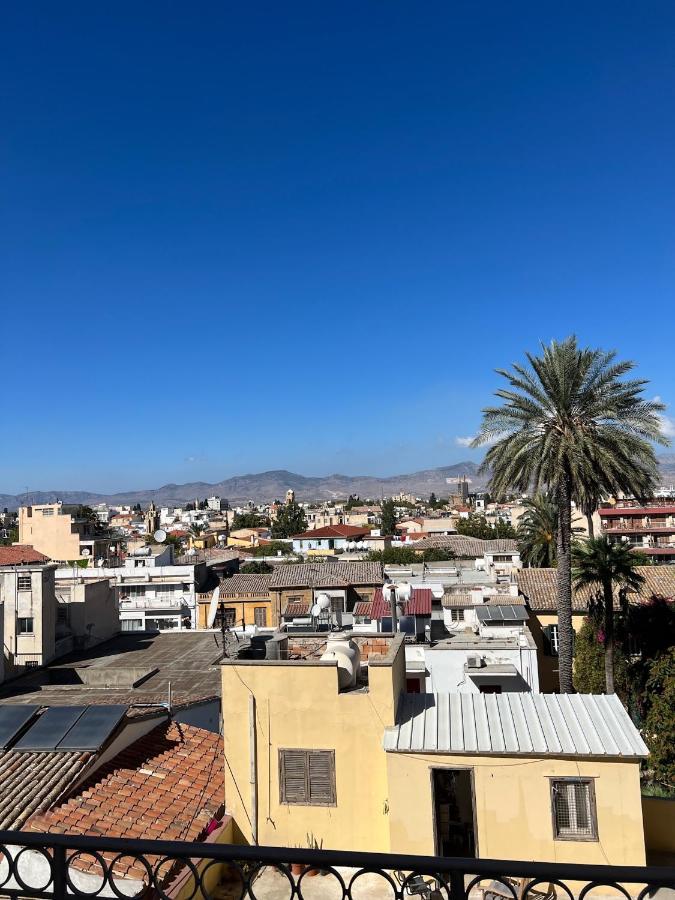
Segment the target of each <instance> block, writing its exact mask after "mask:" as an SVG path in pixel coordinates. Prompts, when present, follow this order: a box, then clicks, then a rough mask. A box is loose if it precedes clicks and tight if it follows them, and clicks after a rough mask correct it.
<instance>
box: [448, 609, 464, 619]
mask: <svg viewBox="0 0 675 900" xmlns="http://www.w3.org/2000/svg"><path fill="white" fill-rule="evenodd" d="M450 619H451V621H453V622H463V621H464V610H463V609H451V610H450Z"/></svg>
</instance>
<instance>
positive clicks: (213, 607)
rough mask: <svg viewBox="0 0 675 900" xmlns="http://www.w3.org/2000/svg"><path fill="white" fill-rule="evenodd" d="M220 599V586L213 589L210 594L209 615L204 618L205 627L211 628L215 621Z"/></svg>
mask: <svg viewBox="0 0 675 900" xmlns="http://www.w3.org/2000/svg"><path fill="white" fill-rule="evenodd" d="M219 599H220V585H218V587H217V588H215V589H214V591H213V593H212V594H211V602H210V603H209V614H208V616H207V617H206V627H207V628H213V623H214V622H215V621H216V613H217V612H218V600H219Z"/></svg>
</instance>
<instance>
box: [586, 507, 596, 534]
mask: <svg viewBox="0 0 675 900" xmlns="http://www.w3.org/2000/svg"><path fill="white" fill-rule="evenodd" d="M586 527H587V528H588V536H589V538H593V537H595V534H594V532H595V528H594V526H593V513H592V512H587V513H586Z"/></svg>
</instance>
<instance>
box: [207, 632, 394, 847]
mask: <svg viewBox="0 0 675 900" xmlns="http://www.w3.org/2000/svg"><path fill="white" fill-rule="evenodd" d="M398 647H399V650H400V652H399V653H398V654H397V658H396V660H395V662H394V665H393V666H392V665H391V664H389V665H377V664H375V663H373V664H371V665H370V667H369V681H370V683H369V689H368V691H351V692H349V691H348V692H344V693H338V689H337V687H338V685H337V669H336V667H335V666H334V665H332V664H325V663H323V664H317V663H302V662H297V661H296V662H285V663H284V662H281V663H278V664H273V663H266V664H260V663H257V664H251V665H241V664H239V665H236V664H233V665H224V666H223V668H222V674H223V721H224V746H225V760H226V764H225V798H226V806H227V811H228V813H229V814H230V815H232V817H233V819H234V821H235V824H236V826H237V827H238V828H239V829H240V830H241V833H242V835H243V837H244V839H245V840H246V841H250V840H251V825H250V820H251V819H252V807H251V790H250V782H249V778H250V765H249V696H250V694H251V693H253V695H254V697H255V699H256V736H257V770H258V842H259V843H260V844H269V845H274V844H277V845H280V846H288V847H293V846H302V847H305V846H307V836H308V835H311V836H312V837H313V838H314V839H315V840H316V841H317V842H318V843H319V844H320V843H321V842H323V846H324V847H325V848H331V849H343V850H357V849H362V850H380V851H386V850H387V849H388V847H389V824H388V819H387V771H386V765H385V760H384V753H383V750H382V733H383V729H384V727H385V726H386V725H389V724H393V721H394V716H395V708H396V703H397V701H398V696H399V693H400V690H401V687H402V684H403V682H404V679H405V659H404V655H403V648H402V644H401V643H398ZM280 748H286V749H295V748H297V749H316V750H334V751H335V778H336V794H337V805H336V806H334V807H320V806H293V805H283V804H281V803H280V798H279V749H280Z"/></svg>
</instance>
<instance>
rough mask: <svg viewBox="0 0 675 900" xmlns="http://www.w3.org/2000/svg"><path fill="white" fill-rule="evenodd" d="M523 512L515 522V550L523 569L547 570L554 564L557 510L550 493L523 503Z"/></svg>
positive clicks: (536, 495)
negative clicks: (517, 551)
mask: <svg viewBox="0 0 675 900" xmlns="http://www.w3.org/2000/svg"><path fill="white" fill-rule="evenodd" d="M523 506H524V507H525V512H524V513H523V514H522V516H521V517H520V521H519V522H518V547H519V549H520V556H521V558H522V560H523V562H524V563H525V565H526V566H533V567H535V568H538V569H540V568H550V567H551V566H552V565H553V564H554V563H555V548H556V542H557V539H558V507H557V505H556V503H555V501H554V499H553V497H552V496H551V495H550V494H535V495H534V497H528V499H527V500H523Z"/></svg>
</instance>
